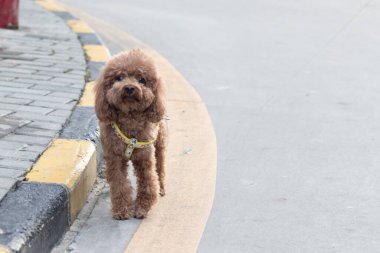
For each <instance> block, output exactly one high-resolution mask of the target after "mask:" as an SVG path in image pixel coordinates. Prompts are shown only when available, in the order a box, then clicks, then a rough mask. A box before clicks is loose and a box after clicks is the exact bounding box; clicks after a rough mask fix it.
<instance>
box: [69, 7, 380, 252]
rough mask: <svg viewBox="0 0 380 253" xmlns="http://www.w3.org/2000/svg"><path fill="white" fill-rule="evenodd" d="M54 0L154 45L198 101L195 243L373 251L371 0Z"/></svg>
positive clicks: (374, 19)
mask: <svg viewBox="0 0 380 253" xmlns="http://www.w3.org/2000/svg"><path fill="white" fill-rule="evenodd" d="M63 2H64V3H67V4H69V5H71V6H73V7H76V8H79V9H82V10H85V11H86V12H89V13H90V14H92V15H94V16H97V17H98V18H101V19H104V20H105V21H107V22H108V23H111V24H114V25H115V26H118V27H119V28H121V29H123V30H125V31H128V32H130V33H131V34H132V35H134V36H136V37H137V38H139V39H141V40H142V41H144V42H146V43H147V44H148V45H150V46H152V47H153V48H155V49H156V50H157V51H159V52H160V53H162V54H163V55H164V56H165V57H166V58H168V59H169V61H170V62H172V63H173V64H174V65H175V66H176V67H177V68H178V69H179V70H180V71H181V73H183V74H184V75H185V77H186V78H187V79H188V80H189V82H190V83H191V84H193V85H194V86H195V88H196V89H197V90H198V92H199V93H200V94H201V96H202V98H203V100H204V101H205V103H206V104H207V106H208V109H209V112H210V114H211V116H212V119H213V123H214V126H215V129H216V132H217V139H218V177H217V186H216V197H215V201H214V206H213V210H212V213H211V216H210V218H209V220H208V223H207V227H206V229H205V231H204V234H203V238H202V240H201V243H200V245H199V248H198V252H200V253H208V252H238V253H240V252H377V251H379V248H380V240H379V238H380V237H379V235H380V224H379V223H380V217H379V216H380V212H379V208H378V203H379V200H380V199H379V198H380V197H379V194H378V193H379V191H380V184H379V178H380V171H379V170H378V167H379V159H378V158H377V157H378V153H379V151H380V150H379V147H380V145H379V144H380V138H379V136H380V123H379V122H380V121H379V114H378V113H377V111H378V108H379V107H380V99H379V94H380V86H379V85H378V83H379V80H380V73H379V71H378V65H379V63H380V62H379V61H380V60H379V59H380V57H379V55H380V50H379V47H378V45H379V43H380V34H379V32H378V26H379V23H380V2H379V1H376V0H372V1H368V0H358V1H353V0H349V1H343V0H338V1H302V2H301V1H286V2H284V1H279V0H269V1H268V0H265V1H264V0H254V1H247V0H238V1H234V2H231V1H215V0H214V1H213V0H210V1H207V2H205V1H199V0H197V1H173V0H165V1H160V2H153V1H147V0H143V1H138V2H136V1H121V0H110V1H107V3H104V2H103V1H100V0H92V1H74V0H64V1H63ZM110 6H113V7H114V8H110Z"/></svg>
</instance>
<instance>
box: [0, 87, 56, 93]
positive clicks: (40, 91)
mask: <svg viewBox="0 0 380 253" xmlns="http://www.w3.org/2000/svg"><path fill="white" fill-rule="evenodd" d="M0 91H2V92H20V93H26V94H38V95H46V94H48V93H49V91H44V90H33V89H24V88H16V87H4V86H0Z"/></svg>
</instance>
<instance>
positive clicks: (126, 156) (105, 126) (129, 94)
mask: <svg viewBox="0 0 380 253" xmlns="http://www.w3.org/2000/svg"><path fill="white" fill-rule="evenodd" d="M95 87H96V88H95V92H96V99H95V100H96V101H95V111H96V115H97V116H98V118H99V121H100V123H99V124H100V140H101V143H102V146H103V152H104V158H105V161H106V171H105V174H106V178H107V181H108V183H109V185H110V193H111V202H112V215H113V218H115V219H118V220H119V219H128V218H130V217H133V216H134V217H136V218H144V217H146V215H147V213H148V211H149V210H150V208H151V207H152V205H153V204H154V203H155V202H156V201H157V198H158V194H160V195H161V196H163V195H165V183H164V180H165V149H166V128H165V124H164V122H163V117H164V114H165V101H164V85H163V83H162V82H161V79H160V78H159V77H158V76H157V72H156V68H155V66H154V64H153V61H152V59H150V58H149V57H147V56H146V55H144V54H143V52H142V51H141V50H132V51H131V52H129V53H126V52H123V53H120V54H118V55H116V56H114V57H113V58H112V59H110V60H109V62H108V63H107V65H106V66H105V67H104V69H103V71H102V73H101V75H100V76H99V78H98V79H97V81H96V86H95ZM129 160H130V161H132V163H133V166H134V169H135V175H136V177H137V197H136V200H135V202H134V201H133V199H132V187H131V183H130V181H129V179H128V170H127V163H128V161H129Z"/></svg>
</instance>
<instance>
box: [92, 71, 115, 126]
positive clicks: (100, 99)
mask: <svg viewBox="0 0 380 253" xmlns="http://www.w3.org/2000/svg"><path fill="white" fill-rule="evenodd" d="M106 87H107V78H106V77H105V69H103V71H102V73H101V74H100V76H99V77H98V78H97V79H96V82H95V89H94V91H95V112H96V116H98V119H99V120H100V121H103V122H112V121H114V120H116V112H115V109H114V108H113V107H112V106H111V105H110V104H109V103H108V101H107V99H106V92H107V89H106Z"/></svg>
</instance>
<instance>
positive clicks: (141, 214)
mask: <svg viewBox="0 0 380 253" xmlns="http://www.w3.org/2000/svg"><path fill="white" fill-rule="evenodd" d="M147 215H148V211H147V210H145V209H144V208H142V207H136V209H135V215H134V216H135V218H137V219H144V218H145V217H146V216H147Z"/></svg>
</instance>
